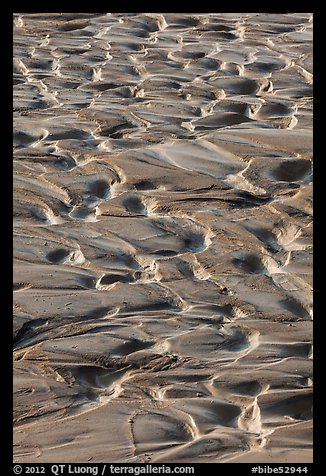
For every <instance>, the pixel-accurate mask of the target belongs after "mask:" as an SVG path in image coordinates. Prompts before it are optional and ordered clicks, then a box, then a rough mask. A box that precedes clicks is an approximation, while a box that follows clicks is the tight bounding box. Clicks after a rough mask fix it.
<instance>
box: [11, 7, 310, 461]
mask: <svg viewBox="0 0 326 476" xmlns="http://www.w3.org/2000/svg"><path fill="white" fill-rule="evenodd" d="M14 25H15V26H14V85H15V86H14V121H15V122H14V215H15V216H14V244H15V255H14V256H15V261H14V303H15V306H14V336H15V340H14V382H15V387H14V392H15V393H14V406H15V408H14V409H15V421H14V443H15V446H14V458H15V461H16V462H61V463H63V462H87V461H92V462H147V461H150V462H161V463H163V462H165V463H168V462H173V463H177V462H180V463H184V462H221V463H224V462H229V461H232V462H271V461H273V462H310V461H311V460H312V449H311V448H312V416H311V406H312V297H311V295H312V264H311V257H312V15H311V14H309V13H297V14H263V13H251V14H248V13H245V14H242V13H238V14H233V13H232V14H231V13H229V14H225V13H221V14H218V13H214V14H196V15H195V14H129V15H127V14H82V13H81V14H58V13H53V14H50V13H40V14H15V15H14Z"/></svg>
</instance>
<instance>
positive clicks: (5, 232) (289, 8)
mask: <svg viewBox="0 0 326 476" xmlns="http://www.w3.org/2000/svg"><path fill="white" fill-rule="evenodd" d="M76 3H77V2H76ZM76 3H74V4H72V3H68V2H66V1H65V2H62V1H60V0H58V1H56V2H55V3H54V4H53V6H51V5H50V3H49V2H46V3H42V4H41V3H40V4H39V5H38V4H37V2H35V3H33V4H31V2H30V3H29V4H28V2H26V1H24V0H19V1H18V0H15V1H13V2H11V4H10V5H6V6H2V9H3V8H4V9H5V18H4V21H3V22H2V24H1V29H0V31H1V35H2V36H3V39H2V42H1V45H2V49H3V52H4V59H3V69H4V71H3V74H2V75H1V76H0V77H1V78H2V80H3V81H4V85H3V88H4V89H3V96H2V100H3V101H2V103H3V104H4V106H5V108H6V109H5V114H3V121H2V131H3V132H4V136H5V137H6V139H7V141H6V149H4V148H3V149H2V151H4V150H6V151H8V152H7V153H2V164H1V165H2V167H3V173H2V174H0V177H1V179H2V181H3V184H2V187H1V190H2V191H4V192H5V196H4V197H3V205H4V207H3V209H2V219H3V221H2V237H4V238H5V244H2V246H3V248H2V252H3V253H4V256H3V258H4V262H5V266H4V267H3V269H2V277H3V281H2V286H3V289H4V290H5V291H4V297H5V299H4V306H3V307H2V311H3V312H2V316H1V317H2V329H1V331H2V332H1V333H0V336H1V349H2V354H3V357H4V358H3V361H4V371H5V375H6V378H5V385H2V386H1V387H2V391H1V394H0V395H1V397H2V402H3V403H4V410H3V412H2V416H3V417H5V418H4V420H5V421H4V424H3V425H1V428H2V430H4V433H3V438H2V444H1V449H2V451H1V453H2V458H1V459H2V461H3V462H4V463H5V466H6V467H8V470H9V471H8V473H7V472H6V469H5V468H3V466H2V465H1V469H2V471H3V474H13V473H12V465H13V459H12V458H13V457H12V453H13V431H12V417H13V399H12V394H13V392H12V374H13V362H12V356H11V355H12V345H11V342H12V340H11V339H12V324H11V316H12V303H13V298H12V284H11V283H12V280H11V278H12V274H13V270H12V263H13V249H12V236H13V227H12V212H13V186H12V174H13V171H12V160H11V159H12V134H13V127H12V124H13V113H12V98H13V93H12V94H9V91H13V90H12V67H13V54H12V49H13V48H12V43H13V27H12V16H13V13H17V12H23V13H33V12H34V13H37V12H42V13H43V12H44V13H50V12H58V11H66V12H76V11H77V10H79V11H80V10H82V11H87V12H90V11H91V12H96V11H99V12H106V11H112V12H121V13H124V12H133V11H134V10H135V9H137V10H138V11H139V12H140V11H142V12H151V13H160V12H173V13H174V12H176V13H213V12H214V11H216V10H217V9H218V7H221V8H223V7H224V9H225V7H226V6H228V7H231V8H232V6H233V10H234V11H241V12H243V10H244V5H242V4H241V5H237V4H236V2H233V3H232V5H231V4H230V2H223V5H222V2H221V4H219V3H215V2H214V4H212V5H210V4H207V3H205V4H204V3H202V2H201V3H200V5H199V8H194V7H195V3H194V2H190V1H188V2H187V5H186V6H183V4H182V3H181V2H178V3H176V2H175V1H174V2H167V1H165V2H164V4H163V3H162V4H159V3H156V2H153V3H152V4H151V5H149V4H148V3H147V2H140V1H137V2H129V3H128V2H119V5H118V4H106V3H105V2H103V1H101V2H98V1H95V2H94V0H93V1H92V3H91V6H92V8H91V9H90V8H89V6H88V5H85V7H84V6H83V4H80V2H79V3H78V5H77V4H76ZM146 3H147V4H146ZM117 6H119V7H120V8H117ZM245 6H246V10H247V11H248V12H253V11H255V12H256V11H257V12H259V13H287V12H298V13H300V12H307V11H309V12H312V13H313V15H314V72H316V73H317V74H315V75H314V76H315V88H317V94H316V93H315V96H314V97H315V99H314V120H313V124H314V125H313V134H314V150H316V151H317V161H316V167H317V169H316V170H317V173H315V174H314V219H313V224H314V225H313V227H314V256H317V259H318V265H317V266H316V265H315V263H316V262H315V260H314V270H313V273H314V276H313V283H314V309H315V310H316V311H317V313H316V316H317V324H314V347H315V348H316V349H317V350H316V352H315V357H314V375H315V376H316V378H315V379H314V402H315V407H316V410H315V417H314V430H313V434H314V461H313V463H312V464H304V463H302V464H301V466H307V467H308V468H309V472H308V474H312V473H313V472H314V470H316V472H317V471H318V473H319V468H320V469H321V468H322V463H323V462H322V450H323V447H322V435H323V427H322V423H321V416H322V415H323V412H322V410H323V409H322V407H321V405H320V400H321V399H322V398H323V393H322V389H321V386H322V379H321V378H320V376H321V370H322V368H323V365H322V352H321V350H322V349H323V345H325V344H324V343H323V338H324V336H323V333H322V331H321V329H320V326H321V322H322V321H321V319H322V318H323V317H324V316H322V313H321V310H322V309H323V307H322V305H323V303H322V302H320V300H321V299H322V298H321V296H322V291H323V285H322V282H323V277H322V275H321V273H322V271H323V269H322V263H321V262H320V261H321V257H322V256H323V250H322V248H321V242H322V238H323V236H324V235H323V216H322V212H323V203H321V193H320V192H321V187H322V186H323V174H322V170H321V164H322V160H323V159H324V157H323V155H322V153H318V140H319V139H320V138H321V137H322V134H323V132H324V131H323V124H322V119H323V112H322V111H321V110H320V108H321V107H322V105H321V99H322V95H321V94H318V90H321V88H322V87H323V81H324V77H323V74H322V72H321V71H320V69H321V68H322V66H323V64H322V58H321V57H320V58H319V57H318V50H319V49H322V48H323V47H322V42H323V41H324V38H323V36H322V34H321V32H322V28H323V27H324V24H323V23H324V21H325V20H324V18H325V17H324V16H323V15H322V12H321V6H322V4H321V2H319V4H318V5H316V2H309V3H307V2H298V1H297V2H279V4H276V2H269V3H266V2H261V1H259V2H258V1H255V2H253V1H250V2H246V3H245ZM78 7H79V8H78ZM97 7H98V8H97ZM104 7H106V8H104ZM218 11H219V12H220V10H218ZM226 12H228V13H232V9H230V8H229V9H227V10H226V11H225V12H221V13H226ZM7 73H8V74H7ZM3 143H5V141H4V142H3ZM323 152H324V150H323ZM319 201H320V202H319ZM10 281H11V282H10ZM8 296H9V299H8ZM108 464H110V463H108ZM207 464H209V465H210V466H209V468H212V469H213V470H214V468H216V466H215V465H218V464H219V463H207ZM121 465H123V463H121ZM121 465H120V466H121ZM126 465H127V463H126ZM187 465H189V466H194V467H195V474H197V470H200V469H205V464H204V463H201V464H199V463H197V464H192V463H189V464H180V465H179V466H187ZM254 465H255V463H253V464H249V463H223V466H222V468H221V469H222V470H226V471H227V470H231V472H232V469H234V470H236V471H237V472H238V474H251V471H250V469H251V467H252V466H254ZM257 465H259V463H258V464H257ZM286 465H287V466H300V465H299V464H297V463H296V464H293V465H292V464H291V463H288V464H285V463H280V464H279V465H278V464H277V463H261V464H260V466H261V467H263V466H269V467H277V466H286ZM21 466H22V467H23V468H24V467H25V468H26V466H28V465H27V464H22V465H21ZM34 466H44V467H46V474H52V473H51V472H50V466H51V465H50V464H49V463H47V464H40V463H36V464H35V465H34ZM83 466H86V465H83ZM99 466H100V464H99ZM114 466H119V465H118V464H115V465H114ZM128 466H141V465H133V464H128ZM165 466H171V467H172V466H175V465H168V464H165ZM232 466H233V468H232ZM201 467H202V468H201ZM48 471H49V472H48ZM22 474H24V471H23V473H22ZM99 474H100V472H99ZM106 474H108V473H106ZM295 474H298V473H295ZM303 474H307V473H303Z"/></svg>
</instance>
